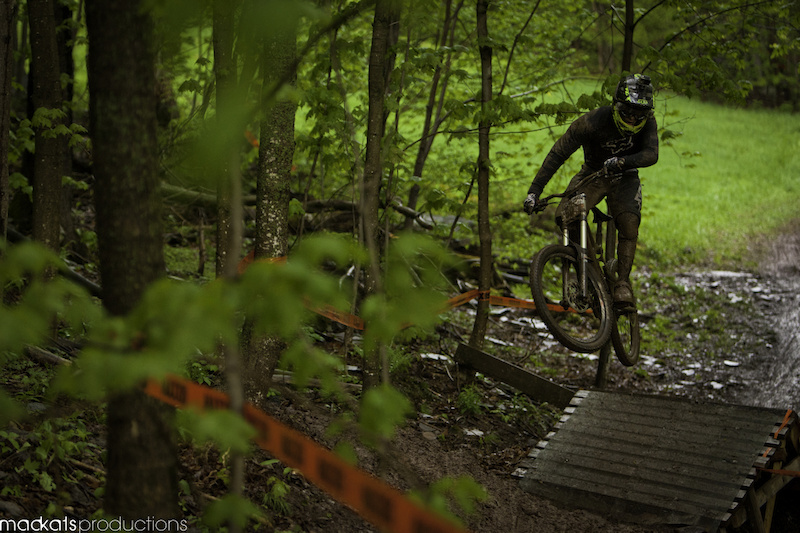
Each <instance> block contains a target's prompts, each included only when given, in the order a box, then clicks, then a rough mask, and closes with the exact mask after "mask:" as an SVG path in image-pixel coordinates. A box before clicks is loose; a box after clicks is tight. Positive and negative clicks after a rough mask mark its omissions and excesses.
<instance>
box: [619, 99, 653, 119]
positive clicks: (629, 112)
mask: <svg viewBox="0 0 800 533" xmlns="http://www.w3.org/2000/svg"><path fill="white" fill-rule="evenodd" d="M617 112H618V113H619V116H620V118H621V119H622V120H624V121H625V122H627V123H628V124H638V123H639V122H643V121H644V120H646V119H647V117H648V116H650V109H647V108H645V107H634V106H631V105H627V104H625V103H624V102H617Z"/></svg>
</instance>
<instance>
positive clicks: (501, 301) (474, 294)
mask: <svg viewBox="0 0 800 533" xmlns="http://www.w3.org/2000/svg"><path fill="white" fill-rule="evenodd" d="M258 261H269V262H273V263H277V262H284V261H286V257H267V258H264V259H254V253H253V251H251V252H250V253H249V254H247V255H246V256H245V257H244V258H242V260H241V261H240V262H239V274H242V273H244V271H245V270H247V267H248V266H250V265H251V264H252V263H254V262H258ZM473 299H477V300H481V301H485V300H488V301H489V304H490V305H502V306H504V307H518V308H521V309H534V310H535V309H536V304H535V303H533V302H532V301H531V300H520V299H519V298H510V297H508V296H496V295H494V294H491V293H490V292H489V291H482V290H480V289H473V290H471V291H467V292H465V293H462V294H459V295H457V296H453V297H452V298H450V299H449V300H447V304H446V306H445V310H450V309H453V308H455V307H458V306H461V305H464V304H465V303H467V302H469V301H470V300H473ZM547 308H548V309H550V310H551V311H553V312H554V313H563V312H568V313H577V311H576V310H575V309H572V308H569V309H564V308H563V307H562V306H561V305H559V304H548V305H547ZM313 311H314V312H315V313H317V314H319V315H321V316H324V317H326V318H329V319H331V320H333V321H334V322H338V323H340V324H343V325H345V326H347V327H349V328H353V329H358V330H363V329H364V327H365V323H364V320H362V319H361V318H359V317H357V316H355V315H353V314H351V313H348V312H345V311H339V310H338V309H336V308H334V307H332V306H324V307H318V308H316V309H314V310H313ZM587 313H591V310H590V311H587Z"/></svg>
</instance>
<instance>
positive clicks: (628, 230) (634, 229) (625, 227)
mask: <svg viewBox="0 0 800 533" xmlns="http://www.w3.org/2000/svg"><path fill="white" fill-rule="evenodd" d="M614 222H615V223H616V225H617V231H618V232H619V237H620V239H625V240H630V241H635V240H636V239H638V238H639V217H638V216H637V215H636V213H629V212H626V213H620V214H619V215H617V218H616V220H615V221H614Z"/></svg>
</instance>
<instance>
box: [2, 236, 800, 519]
mask: <svg viewBox="0 0 800 533" xmlns="http://www.w3.org/2000/svg"><path fill="white" fill-rule="evenodd" d="M796 229H797V228H795V230H796ZM764 248H765V259H764V261H763V263H762V265H763V266H762V267H761V268H760V269H759V270H758V272H730V271H716V270H703V271H691V272H674V273H671V274H669V275H664V274H660V275H654V274H653V273H650V272H646V271H642V270H640V271H638V272H637V278H636V282H635V285H636V287H637V292H638V293H639V299H640V311H641V313H642V315H643V317H644V319H645V320H644V323H643V327H644V330H643V335H644V336H645V338H646V341H645V345H644V346H645V348H644V353H643V356H642V359H641V361H640V362H639V364H638V365H637V366H636V367H633V368H626V367H623V366H622V365H620V364H619V363H617V362H613V363H612V364H611V367H610V369H609V375H608V386H607V388H606V390H611V391H625V392H638V393H647V394H661V395H668V396H673V397H675V396H677V397H684V398H689V399H693V400H697V401H710V402H723V403H738V404H747V405H761V406H770V407H777V408H789V407H792V408H794V409H796V408H797V407H798V399H799V398H800V385H799V384H798V382H797V378H796V376H797V375H799V374H798V370H800V354H797V353H792V352H791V346H792V345H794V346H795V348H794V350H797V343H796V342H795V340H796V335H797V331H798V329H799V328H797V327H794V326H795V324H796V322H797V320H798V319H797V316H798V307H800V301H798V293H799V292H800V291H798V286H799V285H800V271H798V268H797V267H796V266H795V265H796V264H798V263H797V260H798V259H799V258H800V231H793V232H790V233H788V234H787V236H786V237H785V238H783V239H781V240H780V241H777V245H775V246H772V245H770V246H765V247H764ZM492 311H493V312H492V318H491V321H490V327H489V331H488V333H487V342H486V345H485V346H484V350H485V351H486V352H488V353H491V354H492V355H495V356H497V357H501V358H504V359H506V360H508V361H511V362H514V363H516V364H518V365H520V366H523V367H527V368H528V369H530V370H531V371H534V372H537V373H540V374H541V375H545V376H547V377H548V378H550V379H552V380H553V381H555V382H557V383H560V384H562V385H566V386H570V387H575V388H584V389H590V388H593V386H594V380H595V373H596V369H597V360H596V357H594V356H593V355H589V356H587V355H579V354H574V353H572V352H569V351H566V350H564V349H561V348H560V346H559V345H558V344H557V343H555V342H554V341H553V340H552V337H550V336H549V334H548V333H547V332H546V330H545V329H544V327H543V325H542V324H541V323H540V322H538V321H537V320H534V316H533V314H532V312H531V311H526V310H521V309H513V308H493V310H492ZM450 313H451V315H450V316H448V320H447V322H446V323H445V324H443V325H442V326H440V327H439V328H438V329H437V332H436V334H435V335H431V336H430V337H429V338H428V339H425V340H418V341H415V343H414V344H413V345H409V346H407V350H406V351H407V352H408V353H410V355H409V356H408V357H407V358H406V359H405V360H404V362H403V363H402V365H401V366H400V367H399V368H396V369H395V371H394V372H393V374H392V376H393V382H394V384H395V386H397V387H398V388H399V389H400V390H401V391H402V392H403V393H404V394H405V395H406V396H407V397H408V398H409V399H410V400H411V401H412V402H413V404H414V406H415V408H416V415H415V416H414V417H412V418H410V419H408V420H407V423H406V424H405V425H404V426H403V427H401V428H399V429H398V432H397V434H396V437H395V438H394V439H393V440H392V441H391V443H388V444H385V445H384V446H382V447H381V450H380V451H376V450H372V449H368V448H365V447H363V446H357V447H356V451H357V455H358V459H359V466H360V467H362V468H363V469H365V470H367V471H369V472H371V473H372V474H375V475H377V476H378V477H380V478H382V479H383V480H385V481H387V482H388V483H390V484H391V485H393V486H395V487H396V488H398V489H400V490H401V491H408V490H416V491H418V493H420V494H423V495H424V494H426V492H427V491H428V489H429V488H430V487H431V486H432V485H433V484H435V482H436V481H437V480H440V479H441V478H443V477H449V478H452V479H454V480H456V481H455V482H454V483H455V486H456V492H457V487H459V486H462V487H463V486H467V485H464V483H465V482H464V481H463V476H469V477H471V478H472V479H473V480H474V481H475V482H477V483H478V484H479V485H481V486H482V487H483V488H484V489H485V492H486V495H487V497H486V499H485V500H484V501H481V502H478V503H476V504H475V509H474V511H473V512H469V513H468V512H465V511H464V510H462V509H460V508H459V507H458V506H455V505H451V506H450V511H451V512H452V513H453V514H455V515H457V516H458V517H459V518H460V519H461V520H462V521H463V523H464V525H465V527H466V528H468V529H469V530H470V531H474V532H495V531H503V532H509V533H511V532H567V531H569V532H571V533H577V532H612V531H613V532H615V533H640V532H666V531H676V528H675V526H663V527H643V526H640V525H636V524H628V523H620V522H617V521H615V519H614V518H613V517H612V516H601V515H598V514H596V513H591V512H588V511H583V510H581V509H579V508H578V506H577V505H576V506H574V507H570V508H564V507H559V506H557V505H556V504H554V503H553V502H551V501H549V500H546V499H543V498H540V497H537V496H534V495H531V494H529V493H526V492H524V491H523V490H521V489H520V487H519V481H518V479H516V478H515V477H513V476H512V473H513V472H514V471H515V470H516V468H517V466H518V464H519V463H520V462H521V461H522V460H523V459H525V458H526V457H527V455H528V453H529V452H530V451H531V449H532V448H533V447H534V446H535V445H536V443H537V442H538V441H539V440H541V439H542V438H543V437H544V436H545V435H546V434H547V433H548V432H549V431H550V429H551V428H552V425H553V424H554V423H555V422H556V421H557V420H558V418H559V416H560V414H561V412H560V410H557V409H555V408H553V407H550V406H547V405H542V404H539V403H537V402H535V401H531V400H530V399H528V398H527V397H524V396H523V395H520V394H518V393H517V392H516V391H514V390H513V389H511V388H509V387H507V386H505V385H503V384H501V383H498V382H495V381H493V380H491V379H489V378H486V377H484V376H481V375H478V378H477V379H476V380H474V381H473V382H472V383H471V384H469V385H465V384H464V383H463V382H459V381H460V378H459V372H458V368H457V366H456V365H455V363H454V362H453V359H452V356H453V354H454V353H455V350H456V347H457V345H458V343H459V342H464V341H465V340H466V339H467V338H468V336H469V329H468V328H469V325H470V324H471V322H472V317H473V314H474V310H473V308H472V307H471V306H470V305H466V306H462V307H459V308H456V309H454V310H452V311H450ZM792 317H793V318H792ZM790 320H794V322H793V323H790V322H787V321H790ZM320 333H321V334H322V335H324V336H325V337H326V338H327V339H329V342H330V343H331V349H335V346H334V345H335V343H336V342H337V341H336V340H335V339H336V337H337V335H339V334H341V330H340V329H339V328H337V326H336V325H334V324H330V325H328V326H327V330H326V331H321V332H320ZM787 335H788V336H789V337H788V338H787ZM792 335H795V337H791V336H792ZM779 358H780V359H779ZM353 364H356V363H355V362H353ZM27 369H28V370H27V374H28V375H27V376H26V375H20V374H15V375H6V376H4V377H3V380H2V385H3V386H4V387H6V388H7V389H9V390H10V391H11V392H18V393H20V394H22V395H24V394H25V391H26V388H27V387H29V386H30V382H31V379H32V378H31V374H32V373H35V372H39V371H41V370H40V369H37V367H36V365H33V364H30V365H28V367H27ZM354 381H357V379H356V380H354ZM276 391H277V394H272V395H270V396H269V397H268V398H267V399H265V400H264V401H262V402H260V406H261V407H262V408H263V409H264V410H265V411H266V412H267V413H269V414H270V415H272V416H274V417H276V418H278V419H280V420H282V421H283V422H285V423H286V424H287V425H289V426H291V427H293V428H295V429H297V430H299V431H301V432H302V433H304V434H305V435H307V436H309V437H311V438H312V439H314V440H316V441H318V442H320V443H322V444H323V445H325V446H327V447H330V448H333V447H334V446H336V445H337V444H338V443H340V442H341V441H342V440H351V441H354V440H355V439H354V438H352V435H348V434H347V433H343V434H339V435H338V436H332V435H331V432H330V431H329V428H330V427H331V424H333V423H334V422H335V421H336V420H337V418H338V416H339V415H340V414H341V409H340V406H338V405H337V404H336V403H334V402H331V401H330V400H328V399H325V398H322V397H320V396H319V394H318V393H317V392H316V391H315V390H313V389H311V390H308V391H296V390H294V389H292V388H291V387H290V386H288V385H283V384H279V385H278V386H277V387H276ZM66 407H67V406H46V405H43V404H42V403H39V402H38V401H31V402H29V404H28V409H29V411H30V412H31V413H32V417H31V419H30V420H26V421H24V422H21V423H19V424H16V425H13V426H11V427H9V428H7V430H6V431H4V432H0V486H3V487H4V488H3V490H2V493H0V518H21V517H25V518H33V517H37V516H43V515H44V516H47V515H53V514H55V515H58V514H59V513H66V514H69V515H71V516H75V517H80V518H87V517H90V516H92V515H93V514H94V513H96V512H97V511H98V509H100V507H101V505H102V489H101V486H102V479H103V478H104V472H103V465H102V460H101V457H102V452H103V449H104V436H103V433H104V430H103V423H102V422H103V418H102V413H101V412H99V410H98V408H96V407H85V408H83V409H82V410H80V411H78V412H76V413H73V414H71V415H68V416H66V417H64V418H62V419H61V420H62V421H60V422H55V421H53V422H52V423H51V425H50V426H48V428H46V429H45V430H42V429H41V428H42V425H41V424H42V420H49V419H51V418H52V417H53V416H54V414H59V413H60V412H62V411H63V409H64V408H66ZM53 411H55V413H53ZM62 416H63V415H62ZM66 431H73V433H71V434H70V435H71V438H72V440H73V441H75V442H77V445H76V447H73V448H69V453H67V454H66V456H65V458H66V459H65V460H63V461H61V460H60V459H59V458H56V460H52V459H51V461H52V463H53V464H52V465H51V464H49V463H48V468H47V469H38V470H37V469H33V468H30V466H31V463H30V461H32V460H35V459H36V457H35V454H33V453H31V452H33V451H34V450H39V449H41V448H42V443H43V442H44V441H45V440H46V439H47V438H48V437H47V435H48V434H59V435H64V433H65V432H66ZM75 431H77V432H78V436H77V437H76V436H75V435H76V434H75V433H74V432H75ZM12 441H14V442H16V443H17V445H18V446H15V445H13V443H12ZM24 442H28V443H30V445H29V446H28V447H27V448H26V449H27V450H28V452H27V453H25V450H24V449H23V450H20V449H15V448H18V447H22V446H23V443H24ZM226 459H227V458H226V456H225V455H224V454H220V453H219V452H218V451H217V450H216V449H215V448H214V447H212V446H210V445H208V446H191V445H189V444H187V443H184V444H182V445H181V472H180V479H181V480H182V482H181V488H182V492H183V494H182V497H181V505H182V507H183V509H184V512H185V513H186V515H187V517H196V516H199V515H201V514H202V509H203V507H204V506H205V505H206V504H207V503H208V502H209V501H212V500H214V499H215V498H219V497H221V496H223V495H224V494H225V490H226V478H227V473H228V471H227V468H228V466H227V462H226ZM51 467H52V468H51ZM36 471H39V472H49V476H50V478H51V479H50V480H49V481H48V480H47V479H42V476H41V474H38V477H37V474H36ZM246 486H247V489H246V495H247V496H248V497H249V498H250V499H251V500H252V501H253V502H255V503H256V504H258V505H261V506H263V508H264V509H266V510H267V511H266V512H265V514H264V517H263V518H262V519H261V521H260V523H252V526H251V528H250V529H252V530H256V529H258V530H261V531H305V532H319V533H327V532H343V533H344V532H347V533H354V532H367V531H375V529H374V528H373V526H371V525H370V524H369V523H367V522H365V521H364V520H363V519H361V518H360V517H359V516H358V515H357V514H356V513H355V512H353V511H352V510H350V509H349V508H347V507H345V506H343V505H340V504H338V503H337V502H335V501H334V500H333V499H331V498H330V497H329V496H328V495H326V494H325V493H324V492H322V491H320V490H319V489H317V488H316V487H314V486H313V485H312V484H310V483H309V482H308V481H307V480H306V479H305V478H304V477H303V476H302V474H301V473H299V472H297V471H294V470H291V469H285V468H284V466H283V465H281V464H280V463H277V462H274V461H271V457H269V456H268V455H267V454H266V453H263V452H260V451H256V452H255V453H254V454H253V455H252V456H250V457H249V458H248V459H247V480H246ZM798 494H800V493H798V491H797V482H796V481H795V482H793V483H792V484H790V485H789V487H787V489H786V490H784V491H782V495H781V501H779V505H778V509H777V512H776V517H775V523H774V525H773V529H772V530H773V531H774V532H788V531H798V530H800V516H798V512H797V508H798V507H800V506H797V505H796V503H797V501H798V498H800V496H798ZM423 497H424V496H423ZM193 528H194V526H193ZM193 530H195V529H193ZM196 530H197V531H200V530H203V528H202V527H200V526H199V525H198V526H197V529H196ZM687 531H688V530H687ZM741 531H742V532H745V531H748V529H747V526H744V527H743V528H742V529H741Z"/></svg>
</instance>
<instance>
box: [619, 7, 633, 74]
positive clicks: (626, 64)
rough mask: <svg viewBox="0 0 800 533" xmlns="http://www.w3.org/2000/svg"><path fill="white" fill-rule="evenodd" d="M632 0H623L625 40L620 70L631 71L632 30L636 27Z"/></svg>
mask: <svg viewBox="0 0 800 533" xmlns="http://www.w3.org/2000/svg"><path fill="white" fill-rule="evenodd" d="M634 15H635V13H634V11H633V0H625V40H624V44H623V47H622V72H630V71H631V62H632V61H633V30H634V29H635V27H636V22H635V19H634Z"/></svg>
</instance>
